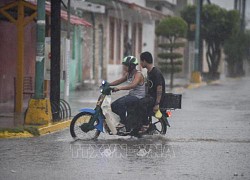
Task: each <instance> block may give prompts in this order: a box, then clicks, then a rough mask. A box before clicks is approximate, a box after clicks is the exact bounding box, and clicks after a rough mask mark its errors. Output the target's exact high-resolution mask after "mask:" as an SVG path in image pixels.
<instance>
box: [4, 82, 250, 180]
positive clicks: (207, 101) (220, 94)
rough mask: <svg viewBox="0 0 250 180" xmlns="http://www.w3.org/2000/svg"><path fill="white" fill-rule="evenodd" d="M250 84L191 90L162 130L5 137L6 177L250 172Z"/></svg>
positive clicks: (234, 175)
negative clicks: (92, 136)
mask: <svg viewBox="0 0 250 180" xmlns="http://www.w3.org/2000/svg"><path fill="white" fill-rule="evenodd" d="M249 89H250V78H242V79H227V80H223V81H221V82H220V83H218V84H217V83H214V84H211V85H208V86H204V87H200V88H197V89H192V90H185V91H184V92H183V99H182V109H181V110H176V111H173V112H172V117H171V118H170V119H169V122H170V125H171V127H170V128H168V130H167V133H166V135H164V136H160V135H154V136H144V137H142V138H139V139H138V138H131V137H119V136H109V135H107V134H101V135H100V136H99V138H98V140H97V141H82V140H78V141H73V139H72V138H71V136H70V133H69V129H66V130H63V131H61V132H57V133H53V134H50V135H46V136H41V137H36V138H27V139H1V140H0V158H1V161H0V166H1V169H0V174H1V176H0V179H3V180H7V179H37V180H38V179H65V180H66V179H106V180H111V179H114V180H117V179H136V180H137V179H138V180H140V179H157V180H158V179H250V170H249V169H250V163H249V162H250V153H249V152H250V94H249ZM80 108H81V107H80Z"/></svg>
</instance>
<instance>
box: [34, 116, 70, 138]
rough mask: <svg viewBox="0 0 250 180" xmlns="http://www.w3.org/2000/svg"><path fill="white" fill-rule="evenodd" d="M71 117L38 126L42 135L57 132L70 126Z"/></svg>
mask: <svg viewBox="0 0 250 180" xmlns="http://www.w3.org/2000/svg"><path fill="white" fill-rule="evenodd" d="M70 122H71V119H69V120H66V121H61V122H54V123H49V124H48V125H46V126H42V127H39V128H38V132H39V134H40V135H46V134H50V133H53V132H57V131H60V130H63V129H66V128H68V127H69V126H70Z"/></svg>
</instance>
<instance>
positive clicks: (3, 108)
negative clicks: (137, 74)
mask: <svg viewBox="0 0 250 180" xmlns="http://www.w3.org/2000/svg"><path fill="white" fill-rule="evenodd" d="M166 84H167V85H168V84H169V82H168V81H166ZM174 84H175V88H174V89H173V90H172V91H171V92H172V93H180V94H181V93H183V92H184V91H185V89H186V88H188V89H192V88H197V87H200V86H204V85H206V84H207V83H204V82H203V83H200V84H192V83H189V82H188V81H187V80H186V79H175V80H174ZM166 91H167V92H170V91H169V86H166ZM125 93H127V92H126V91H121V92H117V93H115V94H113V96H112V98H113V100H114V99H116V98H118V97H120V96H122V95H124V94H125ZM99 95H100V91H99V86H97V85H94V86H93V87H92V89H87V90H80V91H72V92H70V95H69V97H68V98H67V99H66V101H67V102H68V103H69V104H70V107H71V116H72V117H73V116H74V115H76V114H77V113H78V112H79V109H81V108H84V107H89V108H94V107H95V104H96V101H97V98H98V97H99ZM61 98H62V99H63V98H64V97H63V94H61ZM28 101H29V98H25V99H24V104H23V114H24V112H25V110H26V108H27V107H28ZM13 110H14V101H9V102H7V103H0V129H1V128H9V129H16V128H17V129H20V127H22V128H21V129H22V130H23V132H25V130H24V129H23V127H24V126H23V124H24V115H23V116H22V119H21V120H16V119H15V118H14V113H13ZM70 121H71V118H70V119H68V120H64V121H61V122H57V123H51V124H49V125H48V126H37V131H38V132H39V134H40V135H42V134H47V133H50V132H55V131H58V130H61V129H64V128H66V127H68V126H69V125H70ZM1 136H2V137H30V136H28V135H27V133H26V132H25V133H23V135H22V133H19V134H18V133H16V134H13V135H11V134H8V133H6V132H5V135H3V133H2V135H1V132H0V138H1ZM31 136H32V135H31Z"/></svg>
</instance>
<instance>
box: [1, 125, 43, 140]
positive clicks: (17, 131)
mask: <svg viewBox="0 0 250 180" xmlns="http://www.w3.org/2000/svg"><path fill="white" fill-rule="evenodd" d="M35 136H39V132H38V129H37V127H33V126H32V127H31V126H28V127H25V126H20V127H13V128H0V139H2V138H30V137H35Z"/></svg>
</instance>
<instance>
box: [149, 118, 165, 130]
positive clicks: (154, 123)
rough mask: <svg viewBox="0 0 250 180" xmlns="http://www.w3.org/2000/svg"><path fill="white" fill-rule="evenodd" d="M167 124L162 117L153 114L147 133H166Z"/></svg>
mask: <svg viewBox="0 0 250 180" xmlns="http://www.w3.org/2000/svg"><path fill="white" fill-rule="evenodd" d="M166 132H167V126H166V122H165V120H164V118H163V117H162V118H160V119H157V118H155V117H154V116H152V117H151V123H150V126H149V132H148V133H149V134H166Z"/></svg>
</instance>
